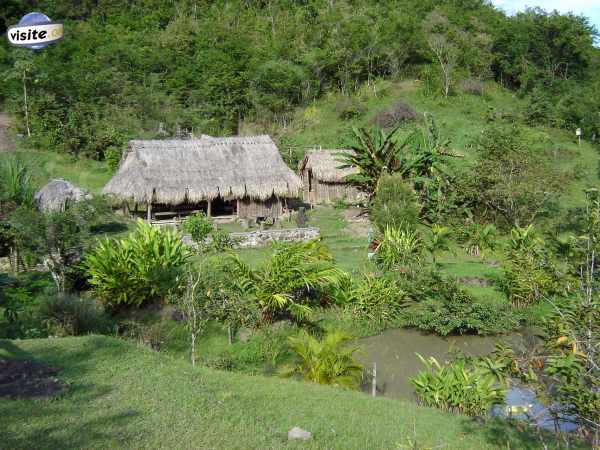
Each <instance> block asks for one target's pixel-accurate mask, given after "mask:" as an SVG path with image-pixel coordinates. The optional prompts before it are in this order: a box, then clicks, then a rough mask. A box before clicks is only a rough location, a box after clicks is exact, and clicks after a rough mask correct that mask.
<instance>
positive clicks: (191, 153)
mask: <svg viewBox="0 0 600 450" xmlns="http://www.w3.org/2000/svg"><path fill="white" fill-rule="evenodd" d="M301 187H302V182H301V181H300V179H299V178H298V176H296V174H294V172H292V171H291V170H290V169H289V168H288V167H287V166H286V164H285V162H284V161H283V159H282V158H281V155H280V154H279V150H278V149H277V146H276V145H275V143H274V142H273V141H272V140H271V138H270V137H269V136H252V137H227V138H213V137H210V136H202V138H200V139H188V140H148V141H139V140H138V141H131V142H130V143H129V149H128V151H127V152H126V153H125V154H124V155H123V160H122V161H121V165H120V167H119V170H118V172H117V174H116V175H115V176H114V177H113V178H112V179H111V180H110V181H109V183H108V184H107V185H106V186H105V187H104V189H103V193H105V194H109V195H112V196H115V197H117V198H118V199H120V200H121V201H126V202H128V204H129V203H132V202H133V203H134V208H135V210H137V205H138V204H141V205H144V209H145V210H146V215H147V218H148V219H149V220H151V219H152V218H153V217H156V218H161V217H166V216H167V215H171V216H173V215H180V214H182V213H183V214H185V213H189V212H192V211H197V210H203V211H205V212H206V213H207V215H212V216H238V217H241V218H251V219H259V218H267V217H272V218H277V217H278V216H279V215H281V214H282V212H283V208H284V200H285V199H286V198H294V197H297V196H298V193H299V191H300V188H301Z"/></svg>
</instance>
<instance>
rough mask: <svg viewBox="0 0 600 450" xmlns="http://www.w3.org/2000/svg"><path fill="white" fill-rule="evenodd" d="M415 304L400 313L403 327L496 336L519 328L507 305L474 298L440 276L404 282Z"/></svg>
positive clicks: (416, 278)
mask: <svg viewBox="0 0 600 450" xmlns="http://www.w3.org/2000/svg"><path fill="white" fill-rule="evenodd" d="M402 286H403V287H404V289H405V290H406V291H407V292H408V295H409V296H410V297H411V298H412V299H413V300H415V304H414V305H412V306H410V307H409V308H406V309H405V310H404V311H403V320H404V324H405V325H407V326H411V327H415V328H419V329H421V330H426V331H432V332H434V333H437V334H440V335H442V336H446V335H448V334H484V335H485V334H496V333H503V332H506V331H509V330H513V329H515V328H517V327H518V326H519V323H520V317H519V315H518V314H516V313H515V312H513V310H512V309H511V308H510V305H507V304H503V303H497V302H484V301H480V300H476V299H474V298H473V297H472V296H471V295H470V294H469V293H468V292H467V291H466V290H464V289H463V288H461V287H460V286H459V284H458V283H457V281H456V280H454V279H452V278H444V277H442V276H441V275H440V274H439V273H436V272H432V273H429V274H426V273H424V274H420V275H418V276H415V277H413V278H407V279H405V280H403V282H402Z"/></svg>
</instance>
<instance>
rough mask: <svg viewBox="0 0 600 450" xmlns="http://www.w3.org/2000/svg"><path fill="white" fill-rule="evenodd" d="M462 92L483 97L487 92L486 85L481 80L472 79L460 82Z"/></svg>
mask: <svg viewBox="0 0 600 450" xmlns="http://www.w3.org/2000/svg"><path fill="white" fill-rule="evenodd" d="M460 90H461V91H462V92H464V93H465V94H471V95H479V96H482V95H483V93H484V90H485V85H484V84H483V82H481V81H479V80H474V79H472V78H470V79H468V80H462V81H461V82H460Z"/></svg>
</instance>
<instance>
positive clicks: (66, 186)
mask: <svg viewBox="0 0 600 450" xmlns="http://www.w3.org/2000/svg"><path fill="white" fill-rule="evenodd" d="M89 198H91V195H90V194H89V193H88V192H87V191H85V190H84V189H81V188H80V187H77V186H75V185H74V184H72V183H70V182H69V181H67V180H64V179H62V178H56V179H54V180H52V181H50V182H49V183H48V184H46V185H45V186H44V187H43V188H42V189H40V190H39V191H38V192H37V193H36V194H35V196H34V199H35V202H36V204H37V205H38V208H39V209H40V210H41V211H44V212H62V211H64V210H65V209H67V207H68V206H69V204H72V203H75V202H79V201H81V200H85V199H89Z"/></svg>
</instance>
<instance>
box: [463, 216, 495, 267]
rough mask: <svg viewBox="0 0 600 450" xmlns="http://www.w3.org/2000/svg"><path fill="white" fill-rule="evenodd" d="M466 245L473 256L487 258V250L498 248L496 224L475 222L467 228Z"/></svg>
mask: <svg viewBox="0 0 600 450" xmlns="http://www.w3.org/2000/svg"><path fill="white" fill-rule="evenodd" d="M465 235H466V236H465V238H466V239H465V247H466V250H467V253H468V254H469V255H471V256H477V257H479V256H481V257H483V258H485V254H486V252H487V251H488V250H489V251H494V250H495V249H496V239H497V236H498V230H497V229H496V226H495V225H494V224H485V225H482V224H479V223H473V224H471V225H470V226H469V227H467V228H466V230H465Z"/></svg>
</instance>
